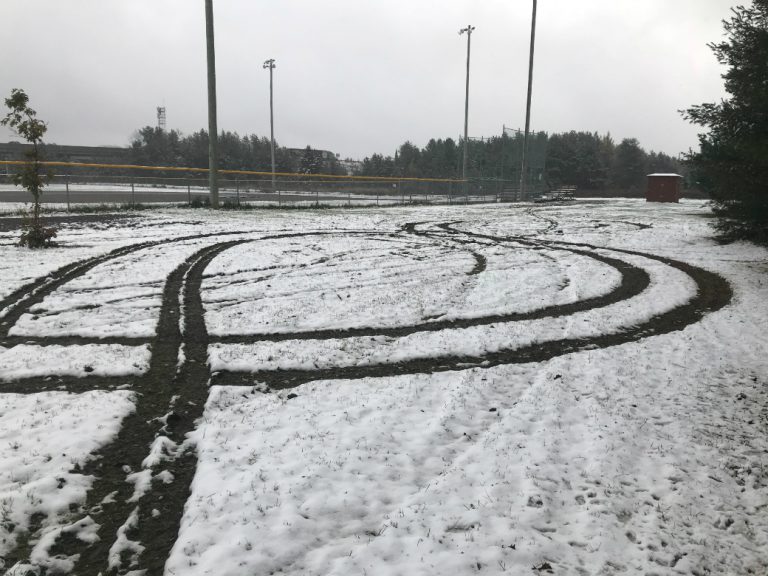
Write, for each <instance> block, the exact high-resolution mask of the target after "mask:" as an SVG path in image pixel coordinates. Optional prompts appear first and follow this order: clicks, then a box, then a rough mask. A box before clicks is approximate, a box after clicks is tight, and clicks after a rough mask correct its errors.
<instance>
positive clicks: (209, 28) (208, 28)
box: [205, 0, 219, 208]
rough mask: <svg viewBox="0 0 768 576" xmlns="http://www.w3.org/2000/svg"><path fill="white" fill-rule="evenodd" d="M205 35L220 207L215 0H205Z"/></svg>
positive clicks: (212, 176)
mask: <svg viewBox="0 0 768 576" xmlns="http://www.w3.org/2000/svg"><path fill="white" fill-rule="evenodd" d="M205 37H206V43H207V48H208V185H209V187H210V193H211V207H212V208H218V207H219V179H218V170H219V129H218V124H217V122H216V50H215V42H214V38H213V0H205Z"/></svg>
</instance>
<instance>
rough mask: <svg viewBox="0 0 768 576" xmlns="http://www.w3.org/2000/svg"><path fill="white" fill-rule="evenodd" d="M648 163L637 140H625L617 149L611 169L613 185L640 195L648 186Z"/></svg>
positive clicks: (631, 193) (633, 194)
mask: <svg viewBox="0 0 768 576" xmlns="http://www.w3.org/2000/svg"><path fill="white" fill-rule="evenodd" d="M647 175H648V162H647V155H646V153H645V150H643V149H642V148H641V147H640V143H639V142H638V141H637V139H635V138H625V139H624V140H622V141H621V144H619V145H618V146H617V147H616V152H615V154H614V160H613V166H612V169H611V184H613V185H614V186H615V187H616V188H618V189H620V190H622V191H625V192H628V193H629V194H630V195H632V196H635V195H640V193H641V191H642V189H643V188H644V186H645V184H646V177H647Z"/></svg>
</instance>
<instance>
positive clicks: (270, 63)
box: [263, 58, 276, 192]
mask: <svg viewBox="0 0 768 576" xmlns="http://www.w3.org/2000/svg"><path fill="white" fill-rule="evenodd" d="M263 68H265V69H266V68H269V134H270V139H269V141H270V144H271V152H272V192H274V191H275V189H276V186H275V106H274V99H273V97H272V71H273V70H274V69H275V59H274V58H270V59H269V60H267V61H266V62H264V66H263Z"/></svg>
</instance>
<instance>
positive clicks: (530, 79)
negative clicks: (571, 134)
mask: <svg viewBox="0 0 768 576" xmlns="http://www.w3.org/2000/svg"><path fill="white" fill-rule="evenodd" d="M536 4H537V0H533V19H532V20H531V52H530V60H529V62H528V102H527V104H526V108H525V136H523V165H522V166H521V168H520V199H521V200H524V199H525V186H526V184H527V182H526V175H527V172H528V134H529V132H530V130H531V94H532V92H533V50H534V48H535V46H536Z"/></svg>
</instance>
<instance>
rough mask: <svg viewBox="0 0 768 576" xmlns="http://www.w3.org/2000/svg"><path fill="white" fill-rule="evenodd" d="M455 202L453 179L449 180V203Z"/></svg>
mask: <svg viewBox="0 0 768 576" xmlns="http://www.w3.org/2000/svg"><path fill="white" fill-rule="evenodd" d="M451 204H453V180H451V181H450V182H448V205H451Z"/></svg>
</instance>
